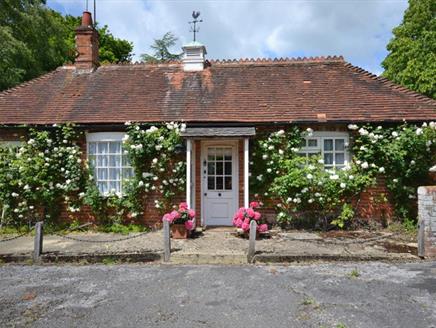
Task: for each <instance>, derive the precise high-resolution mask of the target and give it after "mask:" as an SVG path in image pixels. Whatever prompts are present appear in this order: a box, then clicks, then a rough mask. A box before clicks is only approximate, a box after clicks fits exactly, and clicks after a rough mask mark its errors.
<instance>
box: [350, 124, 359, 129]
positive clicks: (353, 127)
mask: <svg viewBox="0 0 436 328" xmlns="http://www.w3.org/2000/svg"><path fill="white" fill-rule="evenodd" d="M358 128H359V127H358V126H357V125H356V124H348V129H349V130H357V129H358Z"/></svg>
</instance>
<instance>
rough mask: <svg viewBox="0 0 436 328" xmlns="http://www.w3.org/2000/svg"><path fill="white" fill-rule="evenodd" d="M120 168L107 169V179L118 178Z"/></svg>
mask: <svg viewBox="0 0 436 328" xmlns="http://www.w3.org/2000/svg"><path fill="white" fill-rule="evenodd" d="M120 175H121V169H109V180H120Z"/></svg>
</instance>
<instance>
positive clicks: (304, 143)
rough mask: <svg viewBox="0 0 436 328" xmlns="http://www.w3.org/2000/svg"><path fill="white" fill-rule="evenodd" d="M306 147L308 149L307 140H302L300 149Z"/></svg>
mask: <svg viewBox="0 0 436 328" xmlns="http://www.w3.org/2000/svg"><path fill="white" fill-rule="evenodd" d="M304 147H307V140H306V139H303V140H301V143H300V148H304Z"/></svg>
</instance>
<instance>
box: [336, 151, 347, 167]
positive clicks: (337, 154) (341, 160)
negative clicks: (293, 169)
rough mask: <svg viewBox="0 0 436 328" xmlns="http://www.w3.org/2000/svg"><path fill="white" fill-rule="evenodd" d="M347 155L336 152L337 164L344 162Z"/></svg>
mask: <svg viewBox="0 0 436 328" xmlns="http://www.w3.org/2000/svg"><path fill="white" fill-rule="evenodd" d="M344 162H345V156H344V153H336V165H341V164H344Z"/></svg>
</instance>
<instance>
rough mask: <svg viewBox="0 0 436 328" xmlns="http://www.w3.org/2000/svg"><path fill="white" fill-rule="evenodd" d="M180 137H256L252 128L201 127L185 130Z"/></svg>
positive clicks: (254, 129)
mask: <svg viewBox="0 0 436 328" xmlns="http://www.w3.org/2000/svg"><path fill="white" fill-rule="evenodd" d="M181 135H182V137H187V138H198V137H201V138H212V137H225V138H229V137H251V136H254V135H256V128H254V127H234V128H232V127H221V128H219V127H213V128H212V127H207V128H205V127H203V128H189V127H188V128H186V130H185V131H184V132H182V133H181Z"/></svg>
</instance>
